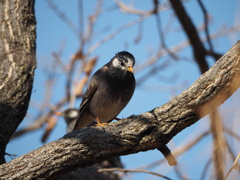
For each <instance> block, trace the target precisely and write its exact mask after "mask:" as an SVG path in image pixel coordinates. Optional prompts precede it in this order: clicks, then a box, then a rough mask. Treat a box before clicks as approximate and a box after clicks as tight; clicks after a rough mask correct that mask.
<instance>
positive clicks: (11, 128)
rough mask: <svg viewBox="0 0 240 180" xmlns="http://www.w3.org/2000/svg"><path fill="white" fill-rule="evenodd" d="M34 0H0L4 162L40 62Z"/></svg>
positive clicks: (0, 111) (0, 133)
mask: <svg viewBox="0 0 240 180" xmlns="http://www.w3.org/2000/svg"><path fill="white" fill-rule="evenodd" d="M35 24H36V22H35V16H34V0H21V1H19V0H11V1H9V0H1V1H0V26H1V28H0V91H1V94H0V124H1V125H0V164H2V163H4V161H5V159H4V154H5V149H6V145H7V144H8V142H9V139H10V138H11V136H12V134H13V133H14V132H15V130H16V129H17V127H18V125H19V124H20V123H21V122H22V120H23V118H24V117H25V114H26V112H27V109H28V104H29V100H30V95H31V91H32V83H33V76H34V69H35V66H36V60H35V49H36V44H35V41H36V34H35Z"/></svg>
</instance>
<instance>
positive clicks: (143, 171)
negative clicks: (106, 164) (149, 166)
mask: <svg viewBox="0 0 240 180" xmlns="http://www.w3.org/2000/svg"><path fill="white" fill-rule="evenodd" d="M112 171H119V172H124V173H128V172H141V173H147V174H152V175H154V176H158V177H161V178H164V179H168V180H171V179H170V178H169V177H167V176H164V175H162V174H159V173H155V172H152V171H147V170H143V169H121V168H102V169H99V170H98V172H112Z"/></svg>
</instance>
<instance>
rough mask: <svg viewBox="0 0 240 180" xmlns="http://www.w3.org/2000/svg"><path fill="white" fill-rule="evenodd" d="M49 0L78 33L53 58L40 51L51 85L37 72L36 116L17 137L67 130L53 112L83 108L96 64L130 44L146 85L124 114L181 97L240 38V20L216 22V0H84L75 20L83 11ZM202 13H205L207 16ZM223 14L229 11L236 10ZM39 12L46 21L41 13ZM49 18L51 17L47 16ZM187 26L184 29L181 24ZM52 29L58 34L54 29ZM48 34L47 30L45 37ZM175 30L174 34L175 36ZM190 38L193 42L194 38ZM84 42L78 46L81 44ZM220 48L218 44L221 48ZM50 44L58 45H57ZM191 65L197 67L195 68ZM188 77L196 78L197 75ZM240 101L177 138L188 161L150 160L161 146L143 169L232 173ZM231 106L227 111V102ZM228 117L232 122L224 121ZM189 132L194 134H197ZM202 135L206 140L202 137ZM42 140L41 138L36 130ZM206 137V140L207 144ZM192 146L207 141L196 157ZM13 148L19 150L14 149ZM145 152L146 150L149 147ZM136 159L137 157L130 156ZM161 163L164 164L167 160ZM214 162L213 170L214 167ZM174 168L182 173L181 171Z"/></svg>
mask: <svg viewBox="0 0 240 180" xmlns="http://www.w3.org/2000/svg"><path fill="white" fill-rule="evenodd" d="M43 3H45V5H48V6H49V7H50V8H51V10H52V12H54V13H55V14H56V15H57V17H58V18H60V20H61V21H62V22H64V25H67V26H64V27H66V28H69V29H70V32H72V36H71V35H70V36H69V37H70V38H67V39H66V40H65V41H61V43H60V45H59V48H58V50H54V53H52V57H49V56H47V57H46V56H45V57H43V56H39V57H38V58H39V61H38V62H39V74H41V76H44V77H45V78H44V81H45V86H43V85H42V87H43V88H40V86H39V84H40V83H41V81H43V80H42V79H41V78H40V77H39V76H36V80H35V82H37V84H36V85H35V87H36V88H35V90H34V91H33V92H34V93H33V100H34V101H32V103H31V105H30V108H31V109H30V111H29V115H28V118H27V119H30V120H31V121H29V124H27V126H24V124H23V125H22V127H21V128H20V129H19V130H18V131H17V132H16V133H15V135H14V137H19V136H21V135H22V134H25V133H28V132H31V134H34V132H33V131H34V130H37V129H39V128H41V127H44V126H46V130H45V133H44V135H43V136H42V140H43V141H44V140H46V139H47V137H48V135H49V134H51V132H53V133H52V134H51V136H50V137H52V138H51V139H50V140H49V141H52V140H55V139H57V138H58V137H61V136H62V135H63V134H64V128H65V127H63V126H61V123H62V122H60V121H57V119H56V117H55V116H53V112H54V111H57V110H59V108H62V109H65V108H67V107H73V106H74V107H77V106H78V104H79V99H80V97H81V95H82V93H83V90H84V87H85V86H86V84H87V81H88V79H89V77H90V76H91V73H92V71H93V70H95V68H97V67H95V63H96V62H98V65H99V66H101V65H102V64H104V63H105V62H106V61H108V60H109V58H110V57H111V56H112V53H115V52H116V51H119V50H122V49H126V50H129V51H130V52H132V53H133V54H134V55H135V57H136V59H137V62H138V64H137V65H136V68H135V72H136V76H137V82H138V87H137V88H138V90H137V92H136V93H135V97H134V98H133V100H132V102H131V103H130V104H129V106H128V107H127V109H129V110H126V111H125V112H123V114H122V116H124V117H127V116H129V115H130V114H140V113H142V112H145V111H147V110H150V109H152V108H154V107H157V106H159V105H160V104H159V102H161V103H164V102H167V101H168V100H169V99H170V97H171V96H175V94H178V93H179V92H181V91H183V90H184V89H186V88H187V87H188V85H190V84H191V82H193V81H194V80H195V79H197V77H198V76H199V74H200V73H199V71H198V70H200V72H201V73H203V72H205V71H206V70H207V69H208V68H209V67H210V66H211V65H212V64H214V62H215V61H216V60H217V59H219V57H220V56H221V53H222V54H224V53H225V52H226V51H227V50H228V49H229V48H230V47H231V45H230V43H229V39H228V38H226V37H228V36H229V35H230V36H229V37H230V38H232V37H235V38H233V39H234V40H233V43H232V44H234V43H235V42H236V40H237V39H238V38H236V37H238V36H237V35H238V34H237V33H236V32H237V31H238V29H239V25H238V23H237V22H231V23H229V24H230V26H228V25H225V26H222V28H219V27H221V26H219V25H218V26H216V24H217V20H218V19H220V18H221V17H215V16H211V14H214V11H213V9H211V7H212V6H211V3H209V4H208V3H207V2H204V3H206V4H203V2H202V1H190V2H181V1H162V2H158V1H152V2H148V3H143V4H141V3H138V2H135V4H131V3H130V2H122V1H114V2H110V1H98V2H96V4H94V6H93V3H92V2H91V3H89V2H88V3H89V4H88V3H86V2H85V1H83V2H82V1H79V2H78V3H77V4H76V5H75V6H72V7H71V14H74V13H75V17H79V19H77V20H75V19H76V18H75V19H72V17H71V18H69V17H70V13H68V12H64V11H65V10H64V9H61V8H63V7H64V6H63V7H61V8H60V5H61V3H62V2H59V1H56V2H54V1H50V0H49V1H44V2H43ZM68 4H69V3H68ZM36 7H38V6H36ZM214 7H215V6H214ZM41 9H44V8H41ZM90 9H91V11H90ZM209 9H210V10H209ZM226 9H227V7H226V8H224V9H223V10H222V11H223V12H224V10H226ZM232 11H233V10H232ZM37 12H38V11H37ZM39 12H40V11H39ZM193 12H194V13H193ZM44 13H46V11H44ZM174 14H176V16H174ZM195 14H199V15H202V16H200V17H201V18H199V17H198V16H196V15H195ZM221 14H225V16H226V14H228V13H221ZM37 15H38V13H37ZM219 16H220V15H219ZM37 17H39V21H41V16H40V15H39V16H37ZM48 17H49V21H50V25H51V24H54V23H55V21H53V20H51V19H50V16H48ZM73 17H74V16H73ZM109 17H112V18H111V19H110V18H109ZM222 19H223V17H222ZM47 20H48V19H47ZM178 20H179V21H178ZM44 21H46V18H45V19H44ZM178 22H180V24H178ZM220 22H221V21H220ZM221 23H223V21H222V22H221ZM54 25H55V24H54ZM78 25H79V26H78ZM49 27H50V26H49ZM181 27H183V28H182V29H181ZM39 28H40V27H39ZM47 28H48V26H44V29H47ZM51 29H52V30H53V33H51ZM59 29H61V28H56V27H51V28H48V29H47V32H46V33H42V34H38V37H39V39H41V38H42V37H46V36H54V37H56V38H57V36H58V31H59ZM179 29H180V30H181V31H179ZM182 33H183V34H186V35H187V36H178V34H182ZM43 34H44V36H41V35H43ZM234 35H235V36H234ZM172 37H173V40H172V39H171V38H172ZM186 37H187V39H188V40H189V41H186ZM47 39H48V38H47ZM119 39H121V40H119ZM39 42H41V41H39ZM226 42H228V43H226ZM58 43H59V40H58ZM77 43H78V45H77ZM48 44H49V40H46V41H44V46H48ZM69 44H75V46H74V47H71V46H69ZM220 44H221V45H222V44H224V46H226V47H225V49H224V48H223V49H224V50H223V49H222V47H221V46H220ZM228 44H229V45H228ZM77 46H78V50H77V51H75V50H76V47H77ZM69 47H71V50H70V51H69V50H68V49H69ZM215 49H218V50H217V51H216V50H215ZM190 50H192V51H190ZM39 51H40V50H39ZM48 51H50V52H51V51H52V50H48ZM73 51H75V52H76V53H74V55H73V56H72V57H71V58H70V59H69V58H68V57H69V54H71V53H72V52H73ZM143 51H144V52H145V53H143ZM140 52H141V53H140ZM192 52H193V53H192ZM219 52H221V53H219ZM194 62H196V64H197V66H194V65H193V63H194ZM56 67H57V68H56ZM169 69H171V70H169ZM186 69H188V70H187V71H189V73H188V72H186ZM191 69H193V70H192V71H191ZM194 71H195V73H194ZM196 72H197V73H196ZM183 74H186V75H185V77H186V78H183V79H181V78H180V77H181V76H183ZM177 77H179V78H177ZM188 77H192V78H191V79H189V78H188ZM159 79H160V80H159ZM186 80H187V81H188V83H187V84H186V83H184V81H186ZM170 83H171V84H172V85H171V86H170V85H169V84H170ZM141 89H143V90H146V92H144V94H143V93H142V94H141V92H140V91H139V90H141ZM152 90H154V91H153V92H155V93H154V97H152V96H149V91H152ZM159 90H160V91H161V92H159ZM163 90H164V91H163ZM39 92H43V93H39ZM169 92H170V93H169ZM147 93H148V94H147ZM39 94H40V96H41V98H39V99H38V98H36V96H39ZM151 94H153V93H151ZM160 94H161V96H160ZM139 95H140V96H139ZM164 96H165V98H164ZM75 100H76V102H75ZM143 102H144V104H143ZM136 104H141V107H140V106H136ZM231 104H232V107H238V106H237V105H238V104H237V103H236V102H234V101H233V102H231ZM232 107H231V112H229V113H228V114H229V115H230V116H229V117H228V116H227V113H221V115H220V114H219V113H218V112H217V110H215V111H213V113H212V114H211V115H210V121H209V122H211V123H209V124H208V121H206V120H205V121H203V123H202V124H201V123H198V124H196V125H195V126H193V127H191V128H189V129H187V130H185V131H184V132H183V133H185V135H184V134H182V133H181V134H179V135H178V136H177V137H178V139H173V141H172V144H170V147H171V149H174V151H173V152H174V154H175V155H180V154H182V153H184V154H186V155H185V157H187V158H185V159H184V158H183V159H184V160H181V159H180V158H177V159H178V163H180V164H181V165H180V166H177V167H176V168H169V167H168V166H167V167H165V165H164V163H163V162H164V161H161V160H158V161H156V162H153V163H150V164H148V163H149V162H147V160H146V159H148V158H149V159H150V158H151V157H154V158H153V160H156V156H157V157H159V158H161V157H160V156H159V152H156V151H155V152H152V154H151V155H150V154H148V155H147V158H145V159H144V160H145V165H146V166H144V167H139V168H140V169H145V170H149V169H151V170H155V171H157V172H167V171H169V170H171V171H172V172H171V171H170V172H169V173H163V174H164V175H169V176H170V177H172V178H174V177H175V176H176V175H177V176H178V177H180V178H185V176H188V177H190V178H191V177H192V175H195V176H196V172H194V170H193V169H194V165H195V167H198V175H197V176H198V177H199V176H202V177H207V176H215V177H217V178H218V179H222V178H223V176H224V175H226V174H227V170H228V169H230V167H231V166H232V164H233V161H234V160H235V159H236V155H237V153H239V152H237V149H236V148H235V147H236V146H238V145H239V142H237V141H236V140H235V139H233V138H232V137H235V138H236V139H239V135H238V134H237V131H235V130H234V128H232V127H231V125H232V124H235V125H236V123H237V121H234V118H233V116H232V114H234V113H233V108H232ZM224 112H226V109H225V110H224ZM124 113H125V114H124ZM220 117H221V118H220ZM230 117H231V119H230ZM27 119H26V121H25V122H27ZM226 119H227V120H228V121H227V122H228V124H227V126H226V125H225V126H223V124H224V120H226ZM33 120H34V121H33ZM30 122H31V123H30ZM56 124H58V125H60V126H61V127H62V128H60V127H58V126H57V127H56V128H55V130H54V131H51V130H52V129H53V128H54V127H55V125H56ZM62 124H63V123H62ZM196 129H198V131H196ZM57 131H58V132H59V131H61V133H62V134H61V135H59V134H58V135H57V137H56V135H55V138H54V133H55V134H56V132H57ZM37 132H38V137H39V136H40V135H39V133H41V132H42V131H37ZM35 134H36V133H35ZM189 134H191V135H190V136H189ZM211 134H212V135H213V141H212V142H213V143H212V144H213V146H212V148H211V146H210V145H209V144H210V142H211V141H210V138H209V137H210V136H209V135H211ZM32 137H33V135H32ZM177 137H176V138H177ZM205 137H208V138H205ZM181 138H183V139H189V140H188V141H186V142H185V143H184V142H181V143H178V142H177V141H179V139H181ZM204 138H205V139H204ZM39 139H40V138H39ZM203 139H204V140H203ZM206 139H207V140H206ZM200 140H203V141H201V142H200ZM34 141H36V136H35V137H34ZM18 142H19V141H18ZM173 142H174V143H176V149H175V148H173V147H174V146H175V145H174V143H173ZM198 142H200V145H199V143H198ZM14 143H15V145H14ZM16 143H17V141H13V145H14V146H15V147H16V146H18V145H16ZM183 144H185V145H183ZM206 144H208V146H207V145H206ZM10 145H11V144H10ZM179 145H180V146H179ZM194 145H195V146H194ZM14 146H13V147H14ZM201 146H204V148H206V150H205V151H206V154H203V153H201V149H202V148H201ZM182 147H183V148H182ZM191 147H193V149H194V147H195V148H199V147H200V148H199V149H200V151H194V154H195V156H193V155H191V151H190V153H188V151H187V150H189V149H191ZM211 149H212V150H211ZM210 152H213V154H212V157H213V158H212V160H208V159H210V158H211V156H209V154H210ZM9 153H15V152H12V150H11V152H9ZM154 153H156V154H154ZM197 154H199V155H200V154H201V155H200V156H201V157H206V158H201V159H197V158H198V157H199V156H196V155H197ZM207 154H208V155H207ZM229 155H230V156H229ZM140 156H141V157H143V155H142V154H141V155H140ZM189 157H193V158H192V159H196V160H195V161H194V162H193V161H190V160H189ZM229 157H230V158H229ZM186 159H187V160H186ZM203 159H204V160H203ZM196 161H197V163H196ZM128 162H129V163H131V162H130V161H128ZM161 163H163V164H162V165H161V166H160V167H159V165H160V164H161ZM186 163H190V164H191V166H192V167H193V169H191V168H187V165H186ZM205 164H206V166H205ZM212 164H215V168H207V167H208V166H209V165H210V167H211V165H212ZM235 164H236V163H235ZM135 166H136V165H135ZM199 166H200V167H199ZM204 166H205V167H206V168H204ZM153 167H154V168H155V169H154V168H153ZM179 167H181V168H179ZM184 167H186V168H187V171H186V170H184ZM139 168H138V169H139ZM199 169H201V172H203V173H202V174H201V172H199ZM209 169H211V170H212V171H207V170H209ZM174 171H175V172H176V175H175V174H174V173H173V172H174ZM183 172H185V173H183ZM214 172H216V173H214ZM183 174H184V175H183ZM191 174H192V175H191ZM231 175H232V173H231Z"/></svg>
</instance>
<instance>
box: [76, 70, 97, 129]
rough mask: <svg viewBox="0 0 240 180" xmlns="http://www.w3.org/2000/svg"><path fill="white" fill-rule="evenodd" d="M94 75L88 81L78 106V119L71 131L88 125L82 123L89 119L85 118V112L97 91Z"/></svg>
mask: <svg viewBox="0 0 240 180" xmlns="http://www.w3.org/2000/svg"><path fill="white" fill-rule="evenodd" d="M95 74H96V73H95ZM95 74H94V75H93V77H92V79H91V80H90V82H89V85H88V88H87V90H86V92H85V94H84V96H83V99H82V103H81V104H80V107H79V116H78V119H77V121H76V123H75V126H74V128H73V130H75V129H79V128H82V127H85V126H86V124H88V122H83V121H88V119H89V117H86V112H85V110H86V109H88V107H89V105H90V102H91V99H92V97H93V96H94V94H95V92H96V91H97V89H98V86H97V78H96V75H95ZM84 112H85V113H84ZM90 123H91V122H90Z"/></svg>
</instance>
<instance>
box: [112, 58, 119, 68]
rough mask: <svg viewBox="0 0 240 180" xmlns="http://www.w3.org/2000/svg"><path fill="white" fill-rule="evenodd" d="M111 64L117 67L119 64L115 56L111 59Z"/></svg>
mask: <svg viewBox="0 0 240 180" xmlns="http://www.w3.org/2000/svg"><path fill="white" fill-rule="evenodd" d="M112 65H113V66H114V67H119V66H120V62H119V60H118V59H117V58H114V59H113V61H112Z"/></svg>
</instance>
